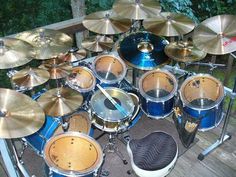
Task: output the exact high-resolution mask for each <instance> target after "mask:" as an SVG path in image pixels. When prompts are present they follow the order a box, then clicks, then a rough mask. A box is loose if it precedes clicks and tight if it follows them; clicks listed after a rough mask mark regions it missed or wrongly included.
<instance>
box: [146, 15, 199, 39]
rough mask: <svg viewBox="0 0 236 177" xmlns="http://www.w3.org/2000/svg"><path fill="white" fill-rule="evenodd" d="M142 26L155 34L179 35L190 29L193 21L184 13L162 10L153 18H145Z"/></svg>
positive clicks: (192, 27) (193, 25)
mask: <svg viewBox="0 0 236 177" xmlns="http://www.w3.org/2000/svg"><path fill="white" fill-rule="evenodd" d="M143 26H144V28H145V29H146V30H147V31H150V32H152V33H154V34H156V35H160V36H179V35H183V34H187V33H189V32H190V31H192V30H193V29H194V27H195V23H194V22H193V20H191V19H190V18H189V17H187V16H186V15H183V14H177V13H171V12H162V13H160V14H159V15H157V16H156V17H155V18H149V19H145V20H144V21H143Z"/></svg>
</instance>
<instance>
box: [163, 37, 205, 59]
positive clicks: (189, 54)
mask: <svg viewBox="0 0 236 177" xmlns="http://www.w3.org/2000/svg"><path fill="white" fill-rule="evenodd" d="M165 53H166V55H167V56H168V57H170V58H171V59H173V60H176V61H178V62H195V61H199V60H201V59H203V58H205V57H206V55H207V53H206V52H204V51H202V50H199V49H198V48H196V47H195V46H194V45H193V43H192V42H191V41H188V42H183V41H179V42H172V43H170V44H168V45H167V46H166V47H165Z"/></svg>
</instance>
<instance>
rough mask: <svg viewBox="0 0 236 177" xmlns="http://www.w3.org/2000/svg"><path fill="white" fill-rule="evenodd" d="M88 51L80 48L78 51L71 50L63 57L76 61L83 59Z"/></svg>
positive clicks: (68, 60) (64, 59) (66, 60)
mask: <svg viewBox="0 0 236 177" xmlns="http://www.w3.org/2000/svg"><path fill="white" fill-rule="evenodd" d="M86 55H87V52H86V50H84V49H79V50H77V51H72V50H70V51H69V52H68V53H67V54H66V55H64V56H62V57H61V59H62V60H63V61H65V62H72V63H73V62H76V61H79V60H82V59H84V58H85V57H86Z"/></svg>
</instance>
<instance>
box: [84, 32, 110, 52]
mask: <svg viewBox="0 0 236 177" xmlns="http://www.w3.org/2000/svg"><path fill="white" fill-rule="evenodd" d="M113 44H114V42H113V40H112V39H111V38H109V37H106V36H100V35H97V36H93V37H90V38H88V39H85V40H84V41H83V42H82V47H83V48H85V49H87V50H89V51H92V52H102V51H104V50H110V49H111V48H112V47H113Z"/></svg>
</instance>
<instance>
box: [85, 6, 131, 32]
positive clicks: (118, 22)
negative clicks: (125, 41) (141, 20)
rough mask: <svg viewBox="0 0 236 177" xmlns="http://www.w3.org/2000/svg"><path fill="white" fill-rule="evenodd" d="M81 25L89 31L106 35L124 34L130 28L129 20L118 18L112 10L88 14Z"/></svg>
mask: <svg viewBox="0 0 236 177" xmlns="http://www.w3.org/2000/svg"><path fill="white" fill-rule="evenodd" d="M82 23H83V25H84V26H85V28H87V29H88V30H89V31H92V32H95V33H98V34H108V35H113V34H119V33H123V32H126V31H128V30H129V29H130V27H131V21H130V20H129V19H123V18H120V17H118V16H117V15H116V14H115V13H114V12H113V11H112V10H107V11H100V12H95V13H92V14H89V15H88V16H86V17H85V18H84V20H83V22H82Z"/></svg>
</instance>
